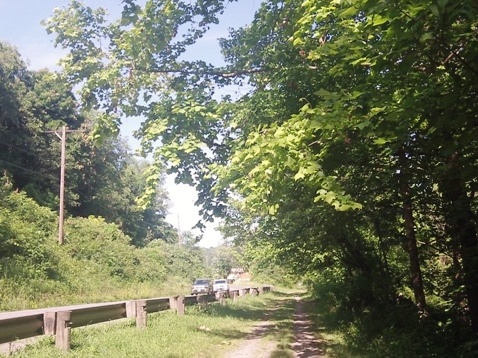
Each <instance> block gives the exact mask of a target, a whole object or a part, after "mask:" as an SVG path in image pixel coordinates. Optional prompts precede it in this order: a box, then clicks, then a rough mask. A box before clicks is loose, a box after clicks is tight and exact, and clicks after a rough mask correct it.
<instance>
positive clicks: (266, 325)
mask: <svg viewBox="0 0 478 358" xmlns="http://www.w3.org/2000/svg"><path fill="white" fill-rule="evenodd" d="M295 300H296V305H295V314H294V337H295V339H294V342H293V343H292V344H291V349H292V350H293V351H294V354H293V356H291V358H292V357H294V358H325V357H326V356H325V354H324V352H323V350H322V349H321V348H320V342H319V341H318V340H317V339H316V338H315V335H314V332H313V328H312V327H313V326H312V322H311V321H310V319H309V318H308V317H307V314H306V313H304V304H303V302H302V300H301V298H300V297H296V298H295ZM272 324H273V323H271V322H269V321H262V322H260V323H259V324H257V325H256V326H255V327H254V329H253V330H252V332H251V333H249V335H248V336H247V338H246V339H245V341H244V342H242V344H241V345H239V347H237V348H236V349H235V350H233V351H231V352H228V353H226V355H225V356H224V358H271V357H274V352H275V351H276V350H277V343H276V342H273V341H270V340H268V339H264V337H265V336H266V335H267V333H268V331H269V330H270V329H272Z"/></svg>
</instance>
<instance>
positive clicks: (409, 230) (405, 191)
mask: <svg viewBox="0 0 478 358" xmlns="http://www.w3.org/2000/svg"><path fill="white" fill-rule="evenodd" d="M399 163H400V195H401V197H402V213H403V220H404V229H405V240H406V241H405V245H404V246H405V249H406V251H407V253H408V260H409V270H410V279H411V285H412V289H413V294H414V296H415V303H416V305H417V307H418V311H419V312H420V314H421V316H426V315H428V312H427V303H426V298H425V290H424V289H423V279H422V271H421V268H420V260H419V255H418V247H417V239H416V235H415V221H414V219H413V206H412V197H411V193H410V186H409V184H408V178H407V176H406V174H405V168H406V154H405V151H404V150H403V149H402V150H401V151H400V153H399Z"/></svg>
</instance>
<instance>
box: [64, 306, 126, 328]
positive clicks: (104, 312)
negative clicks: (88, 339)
mask: <svg viewBox="0 0 478 358" xmlns="http://www.w3.org/2000/svg"><path fill="white" fill-rule="evenodd" d="M120 318H126V302H123V303H116V304H105V305H101V306H96V307H87V308H77V309H74V310H71V327H72V328H75V327H83V326H87V325H90V324H95V323H101V322H107V321H113V320H116V319H120Z"/></svg>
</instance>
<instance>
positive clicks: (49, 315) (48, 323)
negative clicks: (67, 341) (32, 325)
mask: <svg viewBox="0 0 478 358" xmlns="http://www.w3.org/2000/svg"><path fill="white" fill-rule="evenodd" d="M55 326H56V312H45V313H43V334H45V335H47V336H53V335H54V334H55V328H56V327H55Z"/></svg>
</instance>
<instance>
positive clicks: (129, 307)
mask: <svg viewBox="0 0 478 358" xmlns="http://www.w3.org/2000/svg"><path fill="white" fill-rule="evenodd" d="M126 317H128V318H131V317H136V301H127V302H126Z"/></svg>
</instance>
